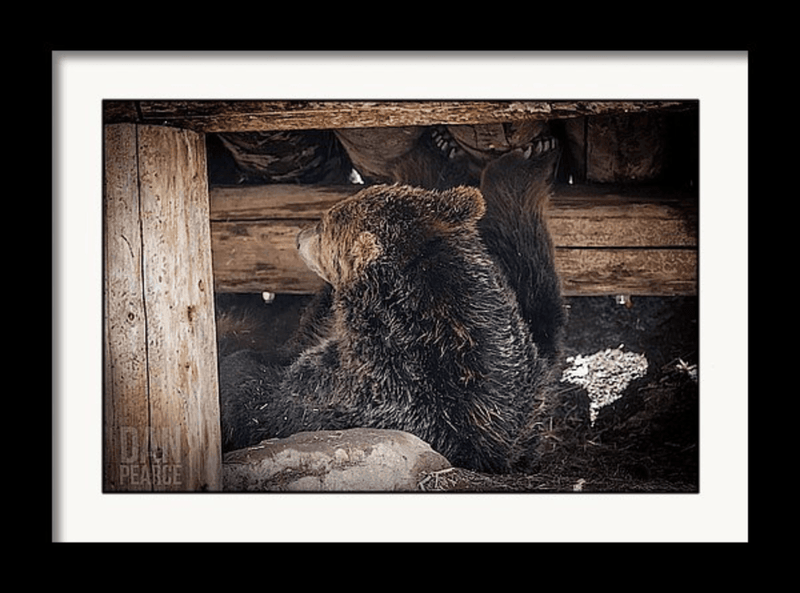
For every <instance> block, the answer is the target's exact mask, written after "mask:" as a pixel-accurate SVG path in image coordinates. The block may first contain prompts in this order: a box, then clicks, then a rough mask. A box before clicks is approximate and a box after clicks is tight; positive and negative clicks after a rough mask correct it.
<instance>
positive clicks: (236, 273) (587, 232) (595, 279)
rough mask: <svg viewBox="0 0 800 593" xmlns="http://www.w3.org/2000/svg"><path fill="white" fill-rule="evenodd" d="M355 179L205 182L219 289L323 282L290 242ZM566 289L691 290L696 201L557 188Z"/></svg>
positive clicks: (283, 288)
mask: <svg viewBox="0 0 800 593" xmlns="http://www.w3.org/2000/svg"><path fill="white" fill-rule="evenodd" d="M362 187H363V186H358V185H350V186H333V187H321V186H302V185H265V186H236V187H215V188H211V190H210V192H209V193H210V201H211V203H210V218H211V239H212V253H213V256H214V276H215V284H216V289H217V291H219V292H263V291H268V292H278V293H309V292H314V291H316V290H317V289H319V288H320V287H321V286H322V281H321V280H320V279H319V278H318V277H317V276H316V275H315V274H314V273H313V272H311V271H310V270H308V268H307V267H306V266H305V265H304V264H303V262H302V260H301V259H300V257H299V255H298V254H297V250H296V248H295V237H296V235H297V233H298V232H299V230H300V229H301V228H303V227H305V226H308V225H310V224H313V223H314V222H315V221H316V220H319V218H320V216H322V213H323V212H325V211H326V210H327V209H328V208H330V207H331V206H332V205H333V204H335V203H337V202H338V201H340V200H342V199H344V198H346V197H348V196H350V195H352V194H353V193H355V192H357V191H358V190H359V189H361V188H362ZM550 228H551V233H552V234H553V239H554V242H555V245H556V265H557V266H558V268H559V271H560V273H561V276H562V281H563V285H564V292H565V294H567V295H598V294H642V295H658V294H661V295H681V294H683V295H685V294H695V293H696V290H697V206H696V201H694V200H691V199H687V198H686V196H682V195H680V194H676V193H671V192H665V191H663V190H647V189H644V188H639V189H638V190H635V191H634V190H631V189H625V190H621V189H618V190H611V189H609V188H596V187H589V186H584V187H578V186H564V187H559V188H558V190H557V192H556V194H555V196H554V198H553V201H552V204H551V208H550Z"/></svg>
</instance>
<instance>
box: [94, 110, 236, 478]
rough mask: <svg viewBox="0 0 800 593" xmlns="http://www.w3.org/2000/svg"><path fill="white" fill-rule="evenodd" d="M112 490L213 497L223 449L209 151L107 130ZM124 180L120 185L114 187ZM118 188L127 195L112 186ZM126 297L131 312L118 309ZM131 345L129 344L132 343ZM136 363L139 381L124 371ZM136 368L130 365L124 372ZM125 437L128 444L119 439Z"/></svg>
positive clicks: (142, 133)
mask: <svg viewBox="0 0 800 593" xmlns="http://www.w3.org/2000/svg"><path fill="white" fill-rule="evenodd" d="M106 155H107V156H106V180H107V181H106V204H107V207H106V226H105V243H106V246H107V248H109V247H110V248H111V251H110V253H109V255H108V258H107V260H106V277H107V280H106V287H107V291H106V303H107V305H108V307H107V311H106V320H105V322H106V328H107V329H106V337H107V341H108V342H109V343H112V344H114V345H115V348H113V349H112V348H110V347H109V348H107V350H106V351H107V352H108V354H109V356H108V358H107V359H106V371H107V373H109V372H110V373H111V374H112V376H113V377H114V379H113V384H112V387H113V388H112V389H110V390H107V391H106V393H105V396H104V397H105V398H106V399H105V405H106V410H117V409H122V410H127V409H131V410H134V411H135V413H130V414H127V415H122V414H119V413H114V414H113V415H112V416H111V418H110V419H107V420H108V422H107V424H106V447H107V448H106V451H105V454H106V459H107V465H106V469H107V474H106V479H105V482H104V485H105V487H106V489H107V490H114V491H128V490H136V489H144V490H158V491H164V490H178V491H194V490H219V489H220V488H221V481H220V480H221V449H220V433H219V430H220V426H219V400H218V387H217V360H216V330H215V324H214V300H213V274H212V265H211V237H210V229H209V222H208V187H207V181H206V175H205V171H206V157H205V143H204V139H203V137H202V135H199V134H197V133H195V132H192V131H189V130H177V129H173V128H162V127H153V126H130V125H121V126H108V127H107V128H106ZM123 175H124V178H125V183H124V184H123V183H120V182H118V181H116V180H117V179H118V178H120V177H121V176H123ZM121 186H124V188H125V191H120V190H118V189H117V188H118V187H121ZM126 298H127V299H128V300H129V301H130V303H131V305H128V304H127V303H124V304H123V302H122V301H123V300H124V299H126ZM131 336H134V337H135V339H132V338H131ZM128 360H135V361H136V367H135V369H136V373H135V374H133V376H132V378H130V379H129V377H131V373H125V372H123V373H120V372H119V369H120V364H121V363H124V362H125V361H128ZM124 368H133V364H132V363H128V364H127V367H124ZM116 434H119V435H122V436H123V437H124V438H126V439H127V441H120V440H119V439H117V440H114V439H115V438H116V437H115V436H114V435H116Z"/></svg>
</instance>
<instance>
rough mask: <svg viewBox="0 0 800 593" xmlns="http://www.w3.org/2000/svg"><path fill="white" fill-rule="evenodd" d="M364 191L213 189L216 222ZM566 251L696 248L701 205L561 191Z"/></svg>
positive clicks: (279, 212) (286, 214)
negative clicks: (698, 216)
mask: <svg viewBox="0 0 800 593" xmlns="http://www.w3.org/2000/svg"><path fill="white" fill-rule="evenodd" d="M362 188H363V186H360V185H346V186H311V185H305V186H304V185H261V186H236V187H215V188H211V190H210V199H211V219H212V220H214V221H240V222H241V221H258V220H295V219H298V220H312V219H319V218H320V217H321V216H322V214H323V213H324V212H325V211H326V210H328V209H329V208H330V207H331V206H333V205H334V204H336V203H337V202H339V201H341V200H343V199H345V198H346V197H348V196H351V195H353V194H354V193H356V192H357V191H359V190H360V189H362ZM549 218H550V230H551V232H552V234H553V237H554V240H555V243H556V245H558V246H561V247H690V246H696V245H697V205H696V202H695V201H694V200H692V199H690V198H688V197H687V196H684V195H681V194H679V193H675V192H669V191H665V190H659V189H647V188H637V189H623V188H607V187H595V186H569V185H564V186H559V187H558V189H557V190H556V193H555V195H554V198H553V200H552V204H551V207H550V210H549Z"/></svg>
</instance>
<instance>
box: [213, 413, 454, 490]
mask: <svg viewBox="0 0 800 593" xmlns="http://www.w3.org/2000/svg"><path fill="white" fill-rule="evenodd" d="M449 467H450V463H449V462H448V461H447V459H445V458H444V457H443V456H442V455H440V454H439V453H437V452H436V451H434V450H433V449H431V447H430V445H428V444H427V443H425V442H424V441H422V440H420V439H419V438H417V437H415V436H414V435H411V434H408V433H406V432H402V431H398V430H378V429H366V428H354V429H350V430H338V431H318V432H301V433H298V434H296V435H293V436H291V437H289V438H286V439H270V440H266V441H262V442H261V443H259V444H258V445H255V446H253V447H248V448H246V449H240V450H237V451H231V452H229V453H227V454H226V455H225V457H224V459H223V487H224V489H225V490H228V491H312V492H317V491H339V492H342V491H346V492H364V491H404V490H405V491H409V490H416V489H417V487H418V484H419V482H420V480H421V479H422V478H423V477H424V474H426V473H428V472H435V471H439V470H442V469H446V468H449Z"/></svg>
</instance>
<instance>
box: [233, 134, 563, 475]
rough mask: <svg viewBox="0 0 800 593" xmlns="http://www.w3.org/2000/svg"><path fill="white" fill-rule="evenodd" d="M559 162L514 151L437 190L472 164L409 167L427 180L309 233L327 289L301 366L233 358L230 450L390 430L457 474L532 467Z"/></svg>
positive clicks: (555, 305)
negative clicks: (411, 438) (447, 176)
mask: <svg viewBox="0 0 800 593" xmlns="http://www.w3.org/2000/svg"><path fill="white" fill-rule="evenodd" d="M540 148H541V147H540ZM553 153H554V151H542V152H541V154H540V153H538V152H537V151H536V149H535V147H533V148H529V149H528V150H527V151H522V150H515V151H512V152H510V153H507V154H505V155H504V156H501V157H499V158H497V159H496V160H494V161H492V162H491V163H489V164H488V165H487V166H486V168H485V170H484V171H483V175H482V178H481V181H480V189H478V188H477V187H471V186H468V185H461V186H457V187H446V184H444V185H445V189H430V188H433V187H437V186H440V185H441V181H442V179H443V176H442V174H441V170H440V167H441V168H442V169H447V167H451V168H453V167H457V163H456V164H454V161H452V159H450V160H449V161H448V162H439V164H438V165H437V162H438V161H437V158H439V155H438V154H434V155H432V157H433V158H432V157H431V155H427V156H426V157H425V158H417V156H415V157H414V158H413V159H411V160H410V161H409V162H406V163H400V164H398V166H397V171H398V175H399V176H401V177H404V178H405V179H407V180H408V181H410V182H412V183H413V185H408V184H400V183H395V184H382V185H375V186H368V187H366V188H365V189H363V190H361V191H360V192H358V193H356V194H355V195H353V196H352V197H350V198H347V199H345V200H343V201H342V202H340V203H338V204H336V205H335V206H334V207H333V208H331V209H330V210H329V211H328V212H327V213H326V214H325V215H324V216H323V217H322V219H321V220H320V221H319V223H318V224H316V225H315V226H313V227H312V228H309V229H305V230H303V231H302V232H301V233H300V234H299V235H298V237H297V245H298V249H299V252H300V255H301V257H302V258H303V260H304V261H305V262H306V264H307V265H308V266H309V267H310V268H311V269H312V270H313V271H314V272H316V273H317V274H318V275H319V276H320V277H322V278H323V279H324V280H325V281H326V283H327V286H326V289H325V290H324V291H323V292H322V293H321V294H320V295H319V296H318V298H317V300H316V302H315V304H314V305H313V306H311V307H310V308H309V310H308V312H307V314H306V316H305V318H304V320H303V322H302V324H301V329H300V331H299V335H298V337H297V339H296V341H295V348H296V351H295V353H294V354H295V355H294V356H293V357H292V358H291V360H290V362H289V363H288V364H287V365H286V366H283V367H280V366H276V365H274V364H271V362H270V361H268V360H259V359H258V357H257V355H255V354H254V353H251V352H240V353H236V354H234V355H231V356H228V357H226V358H225V359H223V360H222V361H221V363H220V387H221V394H222V397H221V399H222V414H223V437H224V439H225V441H226V446H227V448H238V447H242V446H246V445H250V444H254V443H256V442H258V441H260V440H262V439H265V438H270V437H285V436H289V435H291V434H293V433H296V432H299V431H308V430H320V429H345V428H352V427H372V428H389V429H399V430H404V431H407V432H410V433H412V434H414V435H416V436H418V437H419V438H421V439H423V440H425V441H426V442H428V443H429V444H430V445H431V446H432V447H433V448H434V449H435V450H437V451H438V452H439V453H441V454H442V455H444V456H445V457H447V458H448V459H449V460H450V462H451V463H452V464H453V465H455V466H458V467H462V468H469V469H474V470H478V471H486V472H507V471H512V470H519V469H523V468H524V467H527V466H529V464H530V463H531V462H532V461H534V460H535V459H536V451H537V445H538V441H539V437H540V433H541V432H542V431H543V425H544V422H545V421H546V420H547V413H548V410H549V407H550V405H551V401H552V398H553V395H552V394H553V389H552V385H553V384H554V374H555V373H554V371H555V368H556V360H557V358H558V351H559V344H560V340H561V331H562V327H563V324H564V313H563V306H562V300H561V294H560V283H559V279H558V276H557V274H556V270H555V266H554V262H553V244H552V241H551V239H550V235H549V233H548V230H547V224H546V220H545V209H546V206H547V202H548V198H549V191H550V173H551V171H552V166H551V165H552V160H553V158H554V154H553ZM445 158H446V157H445ZM404 170H405V172H403V171H404Z"/></svg>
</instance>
